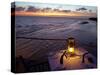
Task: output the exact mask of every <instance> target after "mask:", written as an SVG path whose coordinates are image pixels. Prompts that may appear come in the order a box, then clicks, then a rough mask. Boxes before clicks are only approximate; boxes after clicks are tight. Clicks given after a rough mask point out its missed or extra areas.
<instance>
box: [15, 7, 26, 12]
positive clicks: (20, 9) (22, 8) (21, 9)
mask: <svg viewBox="0 0 100 75" xmlns="http://www.w3.org/2000/svg"><path fill="white" fill-rule="evenodd" d="M24 9H25V8H24V7H16V8H15V10H16V11H24Z"/></svg>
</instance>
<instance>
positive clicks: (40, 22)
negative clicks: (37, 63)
mask: <svg viewBox="0 0 100 75" xmlns="http://www.w3.org/2000/svg"><path fill="white" fill-rule="evenodd" d="M15 26H16V27H15V28H16V37H29V38H44V39H67V38H69V37H73V38H75V40H76V41H77V44H78V46H80V47H83V48H86V49H87V50H88V49H91V50H93V51H90V52H92V53H95V55H96V49H97V23H96V22H95V21H91V20H89V19H88V18H87V17H86V18H85V17H84V18H81V17H80V18H79V17H73V18H72V17H71V18H68V17H35V16H16V17H15ZM25 42H26V40H24V41H23V40H22V39H17V41H16V43H17V46H16V47H17V54H18V55H24V56H25V55H27V54H25V50H26V51H27V50H28V51H29V50H31V51H30V52H29V55H30V56H31V55H32V54H30V53H31V52H32V51H33V49H36V48H37V47H33V44H36V42H37V43H38V44H36V45H37V46H38V45H41V44H40V43H41V41H33V42H32V41H30V40H28V43H27V44H26V43H25ZM42 42H44V45H42V46H46V44H48V46H50V47H49V48H47V49H48V50H51V49H52V50H53V48H55V49H54V50H56V49H62V47H64V46H65V44H64V45H63V46H62V45H61V44H63V43H66V42H61V43H60V42H59V41H58V42H56V44H57V46H55V47H53V46H54V44H55V43H52V42H51V41H42ZM48 42H49V43H48ZM42 44H43V43H42ZM19 45H20V47H19ZM25 46H26V48H25ZM42 46H41V47H42ZM41 47H40V48H41ZM60 47H61V48H60ZM22 48H23V50H22ZM64 48H65V47H64ZM43 49H44V48H43ZM39 50H40V49H38V50H37V51H39ZM23 52H24V53H23ZM27 57H29V56H27Z"/></svg>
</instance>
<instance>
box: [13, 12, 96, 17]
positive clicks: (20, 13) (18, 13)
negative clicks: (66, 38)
mask: <svg viewBox="0 0 100 75" xmlns="http://www.w3.org/2000/svg"><path fill="white" fill-rule="evenodd" d="M12 15H16V16H51V17H52V16H54V17H67V16H68V17H72V16H76V17H77V16H91V15H94V14H89V13H81V12H68V13H64V12H41V11H40V12H26V11H15V13H12Z"/></svg>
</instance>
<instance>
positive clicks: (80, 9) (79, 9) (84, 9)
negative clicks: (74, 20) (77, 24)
mask: <svg viewBox="0 0 100 75" xmlns="http://www.w3.org/2000/svg"><path fill="white" fill-rule="evenodd" d="M86 10H87V8H85V7H82V8H78V9H76V11H86Z"/></svg>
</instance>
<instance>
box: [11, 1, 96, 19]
mask: <svg viewBox="0 0 100 75" xmlns="http://www.w3.org/2000/svg"><path fill="white" fill-rule="evenodd" d="M12 8H14V3H13V4H12ZM15 8H16V9H15V15H20V16H64V17H65V16H96V15H97V14H96V13H97V8H96V7H94V6H81V5H67V4H65V5H64V4H49V3H32V2H16V3H15ZM12 14H14V12H13V13H12Z"/></svg>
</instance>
